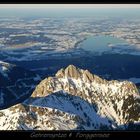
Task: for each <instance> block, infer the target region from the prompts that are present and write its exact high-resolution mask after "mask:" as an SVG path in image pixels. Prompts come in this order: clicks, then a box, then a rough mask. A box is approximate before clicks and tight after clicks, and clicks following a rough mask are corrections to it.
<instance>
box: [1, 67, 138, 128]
mask: <svg viewBox="0 0 140 140" xmlns="http://www.w3.org/2000/svg"><path fill="white" fill-rule="evenodd" d="M5 122H6V123H5ZM10 122H13V123H10ZM139 124H140V94H139V92H138V90H137V88H136V86H135V85H134V84H133V83H132V82H128V81H122V82H120V81H117V80H112V81H107V80H105V79H102V78H101V77H98V76H97V75H93V74H92V73H90V72H89V71H88V70H83V69H79V68H76V67H75V66H73V65H70V66H68V67H67V68H65V69H61V70H59V71H58V72H57V73H56V75H55V76H54V77H48V78H46V79H44V80H42V81H41V82H40V83H39V84H38V85H37V86H36V88H35V90H34V91H33V94H32V96H31V97H29V98H27V100H25V101H24V102H22V103H21V104H17V105H14V106H12V107H10V108H8V109H4V110H1V111H0V129H2V130H13V129H16V130H19V129H24V130H30V129H31V130H32V129H37V130H75V129H80V130H110V129H118V130H120V129H133V130H134V129H139V130H140V127H139Z"/></svg>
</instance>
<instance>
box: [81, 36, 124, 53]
mask: <svg viewBox="0 0 140 140" xmlns="http://www.w3.org/2000/svg"><path fill="white" fill-rule="evenodd" d="M121 44H125V45H126V44H127V42H126V41H124V40H123V39H119V38H116V37H113V36H107V35H98V36H90V37H88V38H87V39H86V40H84V41H83V42H81V43H80V44H79V46H80V48H82V49H84V50H86V51H90V52H94V53H96V52H99V53H102V52H107V51H112V47H111V46H116V45H121Z"/></svg>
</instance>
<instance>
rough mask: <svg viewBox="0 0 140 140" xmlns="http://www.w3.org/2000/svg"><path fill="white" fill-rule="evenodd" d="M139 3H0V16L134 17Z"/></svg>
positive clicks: (139, 6) (137, 15)
mask: <svg viewBox="0 0 140 140" xmlns="http://www.w3.org/2000/svg"><path fill="white" fill-rule="evenodd" d="M139 13H140V4H137V5H136V4H131V5H130V4H110V5H109V4H44V5H43V4H11V5H10V4H4V5H3V4H1V5H0V17H10V16H11V17H13V16H14V17H92V16H93V17H94V16H96V17H102V16H111V17H134V18H135V17H136V18H139V17H140V15H139Z"/></svg>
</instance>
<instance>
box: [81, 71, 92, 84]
mask: <svg viewBox="0 0 140 140" xmlns="http://www.w3.org/2000/svg"><path fill="white" fill-rule="evenodd" d="M83 78H84V80H85V81H87V82H88V81H89V82H92V81H93V80H94V75H93V74H91V73H90V72H89V71H88V70H85V71H84V72H83Z"/></svg>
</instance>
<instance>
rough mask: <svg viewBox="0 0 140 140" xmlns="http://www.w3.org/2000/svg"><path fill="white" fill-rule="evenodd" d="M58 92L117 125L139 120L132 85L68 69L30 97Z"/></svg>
mask: <svg viewBox="0 0 140 140" xmlns="http://www.w3.org/2000/svg"><path fill="white" fill-rule="evenodd" d="M61 90H63V91H64V92H67V93H68V94H70V95H74V96H78V97H80V98H82V99H83V100H85V101H87V102H89V103H90V104H95V105H96V106H97V108H98V110H97V112H98V114H100V115H101V116H102V117H107V118H110V119H111V120H114V121H115V122H116V123H117V124H118V125H123V124H127V123H129V122H130V121H132V122H135V121H136V122H137V121H139V120H140V106H139V103H140V99H139V97H140V94H139V92H138V89H137V88H136V86H135V84H133V83H132V82H128V81H122V82H120V81H117V80H112V81H107V80H105V79H102V78H100V77H99V76H97V75H93V74H91V73H90V72H89V71H88V70H82V69H79V68H76V67H75V66H73V65H70V66H68V67H67V68H66V69H61V70H59V71H58V72H57V73H56V76H55V77H49V78H46V79H44V80H42V81H41V82H40V84H39V85H38V86H37V87H36V89H35V91H34V92H33V94H32V97H46V96H48V95H50V94H51V93H53V92H58V91H61ZM132 112H133V115H132Z"/></svg>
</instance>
